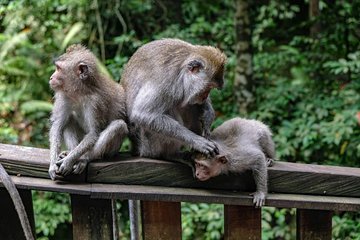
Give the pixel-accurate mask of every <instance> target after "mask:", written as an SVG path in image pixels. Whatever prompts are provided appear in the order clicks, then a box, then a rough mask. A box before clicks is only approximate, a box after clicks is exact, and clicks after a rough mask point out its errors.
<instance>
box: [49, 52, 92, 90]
mask: <svg viewBox="0 0 360 240" xmlns="http://www.w3.org/2000/svg"><path fill="white" fill-rule="evenodd" d="M63 58H64V57H63ZM64 59H65V60H60V61H59V60H58V61H55V62H54V64H55V72H54V73H53V74H52V75H51V77H50V81H49V85H50V87H51V89H53V90H54V91H64V92H67V93H72V92H75V91H77V90H81V89H84V88H86V86H87V85H88V84H89V81H87V80H88V79H89V69H88V65H87V64H85V63H84V62H79V63H76V62H75V63H74V62H73V61H72V59H71V58H70V57H68V58H64Z"/></svg>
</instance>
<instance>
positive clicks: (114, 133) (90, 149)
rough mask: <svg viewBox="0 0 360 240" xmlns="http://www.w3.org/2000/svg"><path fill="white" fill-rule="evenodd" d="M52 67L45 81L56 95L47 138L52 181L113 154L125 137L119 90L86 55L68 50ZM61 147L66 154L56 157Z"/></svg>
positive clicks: (78, 49) (77, 49)
mask: <svg viewBox="0 0 360 240" xmlns="http://www.w3.org/2000/svg"><path fill="white" fill-rule="evenodd" d="M54 63H55V66H56V70H55V72H54V73H53V74H52V75H51V77H50V82H49V84H50V87H51V88H52V89H53V90H54V91H55V103H54V108H53V111H52V115H51V128H50V133H49V137H50V167H49V175H50V177H51V179H52V180H55V179H57V178H62V177H63V176H66V175H68V174H70V173H74V174H80V173H81V172H83V171H84V169H85V167H86V165H87V163H88V162H89V161H91V160H93V159H100V158H102V157H104V156H111V155H114V154H115V153H117V152H118V151H119V149H120V147H121V144H122V142H123V139H124V138H125V137H126V135H127V133H128V128H127V125H126V123H125V121H124V119H125V117H126V110H125V93H124V90H123V88H122V87H121V86H120V84H118V83H116V82H114V81H112V80H111V79H109V78H107V77H106V76H104V75H103V74H102V73H101V71H100V70H99V68H98V66H97V60H96V57H95V56H94V54H93V53H92V52H91V51H90V50H88V49H87V48H85V47H84V46H82V45H79V44H76V45H72V46H70V47H69V48H68V49H67V50H66V53H64V54H63V55H61V56H60V57H59V58H57V59H56V60H55V61H54ZM62 143H64V144H65V146H66V148H67V150H68V151H65V152H62V153H60V152H61V145H62ZM80 158H81V159H80Z"/></svg>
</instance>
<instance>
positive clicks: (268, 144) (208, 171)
mask: <svg viewBox="0 0 360 240" xmlns="http://www.w3.org/2000/svg"><path fill="white" fill-rule="evenodd" d="M210 139H211V140H213V141H214V142H216V144H217V145H218V147H219V154H218V155H216V156H214V157H207V156H206V155H204V154H201V153H198V154H195V155H194V156H193V158H194V161H195V176H196V178H197V179H199V180H200V181H206V180H208V179H209V178H211V177H215V176H218V175H220V174H227V173H229V172H233V173H241V172H243V171H245V170H252V172H253V176H254V179H255V184H256V192H255V193H253V194H252V195H253V196H254V199H253V202H254V204H255V206H256V207H261V206H263V205H264V204H265V197H266V194H267V166H269V165H270V164H271V163H272V160H273V159H274V158H275V145H274V142H273V140H272V134H271V131H270V129H269V128H268V127H267V126H266V125H265V124H263V123H261V122H259V121H256V120H248V119H243V118H234V119H231V120H228V121H226V122H224V123H223V124H222V125H220V126H219V127H217V128H216V129H215V130H214V131H213V132H212V133H211V135H210Z"/></svg>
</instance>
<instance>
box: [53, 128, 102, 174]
mask: <svg viewBox="0 0 360 240" xmlns="http://www.w3.org/2000/svg"><path fill="white" fill-rule="evenodd" d="M98 138H99V134H98V133H97V132H95V131H90V132H89V133H88V134H86V135H85V136H84V138H83V139H82V140H81V142H80V143H79V145H77V146H76V148H75V149H73V150H72V151H70V152H69V154H68V155H67V156H66V157H64V158H63V159H61V160H59V161H57V162H56V164H57V165H58V166H59V170H58V174H60V175H62V176H66V175H69V174H70V173H71V172H72V171H73V167H74V165H75V163H76V162H77V161H78V160H79V159H80V157H81V156H82V155H83V154H84V153H86V152H87V151H89V150H90V149H91V148H92V147H94V145H95V143H96V140H97V139H98Z"/></svg>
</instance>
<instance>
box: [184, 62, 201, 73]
mask: <svg viewBox="0 0 360 240" xmlns="http://www.w3.org/2000/svg"><path fill="white" fill-rule="evenodd" d="M203 67H204V65H203V64H202V62H200V61H198V60H192V61H190V62H189V63H188V65H187V68H188V69H189V71H190V72H192V73H198V72H199V71H200V69H202V68H203Z"/></svg>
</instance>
